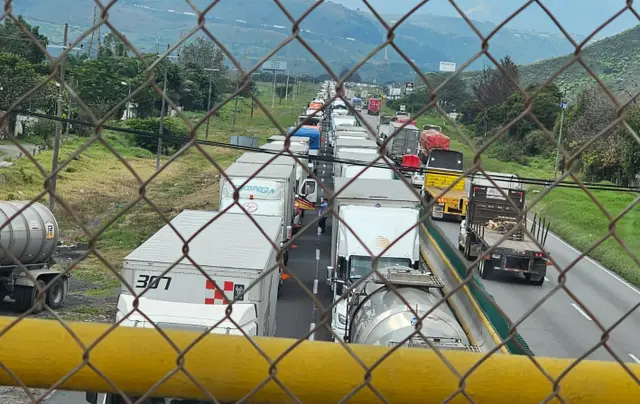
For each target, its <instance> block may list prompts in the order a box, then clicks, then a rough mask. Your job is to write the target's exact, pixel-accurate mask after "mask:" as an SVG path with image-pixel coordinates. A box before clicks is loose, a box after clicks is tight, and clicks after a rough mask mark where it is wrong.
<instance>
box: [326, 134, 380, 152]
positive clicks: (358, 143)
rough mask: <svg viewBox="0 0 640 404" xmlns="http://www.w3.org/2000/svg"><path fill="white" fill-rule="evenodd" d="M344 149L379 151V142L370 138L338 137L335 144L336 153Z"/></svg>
mask: <svg viewBox="0 0 640 404" xmlns="http://www.w3.org/2000/svg"><path fill="white" fill-rule="evenodd" d="M344 149H369V150H372V151H373V152H376V153H377V152H378V144H377V143H376V142H374V141H373V140H368V139H355V140H354V139H340V138H336V140H335V146H334V155H336V154H337V153H338V152H340V151H342V150H344Z"/></svg>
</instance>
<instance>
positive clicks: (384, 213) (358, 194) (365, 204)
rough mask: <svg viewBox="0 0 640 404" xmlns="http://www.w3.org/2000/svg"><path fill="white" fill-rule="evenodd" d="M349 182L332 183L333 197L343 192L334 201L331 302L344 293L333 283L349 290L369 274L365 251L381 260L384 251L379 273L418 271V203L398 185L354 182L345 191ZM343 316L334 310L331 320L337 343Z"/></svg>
mask: <svg viewBox="0 0 640 404" xmlns="http://www.w3.org/2000/svg"><path fill="white" fill-rule="evenodd" d="M349 181H352V180H351V179H349V178H336V179H335V185H334V189H335V190H336V191H338V190H342V191H341V192H340V194H339V195H338V196H337V197H336V198H335V200H334V206H333V210H334V212H335V214H334V216H333V218H332V220H333V223H332V225H333V227H332V228H333V231H332V234H331V265H330V266H329V267H327V284H328V285H329V288H330V289H331V290H332V291H333V292H334V299H335V298H336V296H338V295H340V294H341V293H342V290H338V288H340V289H341V285H338V287H337V288H334V283H333V282H331V279H338V280H341V281H342V282H344V284H345V285H347V286H350V285H352V284H353V283H355V282H356V281H358V279H360V278H362V277H363V276H366V275H367V274H369V273H371V265H372V260H373V257H372V256H371V255H370V253H369V251H371V253H373V254H374V255H379V254H380V253H382V252H383V251H384V250H385V249H386V251H384V253H382V256H381V258H380V259H379V260H378V262H377V267H378V268H384V267H388V266H394V265H400V266H404V267H411V268H414V269H418V268H419V265H420V251H419V231H418V227H417V226H415V225H416V223H417V222H418V221H419V220H420V210H421V204H420V200H419V199H418V197H417V196H416V195H414V193H413V192H411V190H409V188H408V187H407V186H406V185H405V184H403V183H402V181H397V180H378V179H356V180H354V181H353V182H352V183H350V184H349V185H348V186H347V187H346V188H344V187H345V185H347V183H348V182H349ZM343 188H344V189H343ZM338 217H339V218H340V219H341V220H338ZM345 223H346V224H347V225H348V226H349V228H347V226H345ZM414 226H415V227H414ZM349 229H351V230H349ZM409 229H411V230H410V231H408V232H407V230H409ZM405 232H406V234H404V233H405ZM354 234H355V235H354ZM403 234H404V235H403ZM356 235H357V237H356ZM363 244H364V245H363ZM389 246H390V247H389ZM387 248H388V249H387ZM346 310H347V308H346V304H338V305H336V306H335V307H334V311H333V316H332V329H333V330H334V332H335V333H336V334H337V335H338V336H340V337H341V338H342V336H343V335H344V332H345V326H346Z"/></svg>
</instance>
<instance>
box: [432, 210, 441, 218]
mask: <svg viewBox="0 0 640 404" xmlns="http://www.w3.org/2000/svg"><path fill="white" fill-rule="evenodd" d="M432 216H433V217H435V218H438V219H442V216H443V214H442V211H440V212H433V215H432Z"/></svg>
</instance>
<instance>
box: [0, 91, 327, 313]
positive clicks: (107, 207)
mask: <svg viewBox="0 0 640 404" xmlns="http://www.w3.org/2000/svg"><path fill="white" fill-rule="evenodd" d="M313 93H315V89H314V88H312V87H311V86H308V87H305V88H304V94H301V96H300V97H298V98H297V100H289V101H283V102H282V104H281V105H280V104H279V103H278V100H276V106H275V109H274V112H273V115H274V117H275V119H276V120H277V121H278V122H279V124H280V125H283V126H288V125H290V124H291V123H293V122H294V120H295V116H296V115H298V113H299V112H300V111H301V109H302V108H303V106H304V105H305V102H307V101H308V99H309V98H310V97H311V96H312V94H313ZM271 94H272V93H271V91H270V87H269V86H268V85H266V86H261V95H260V99H261V101H263V102H264V103H265V104H266V105H267V106H268V107H270V105H271ZM233 107H234V105H233V102H231V103H229V104H227V105H225V106H224V107H223V108H222V110H221V112H220V115H219V116H218V117H215V118H211V121H210V132H209V139H210V140H215V141H221V142H226V141H228V139H229V136H230V135H232V134H233V135H258V136H259V137H261V138H265V137H267V136H266V135H271V134H274V133H277V130H276V129H275V127H274V125H273V123H272V122H271V121H269V120H268V118H267V117H266V115H265V113H264V112H262V111H261V110H259V109H257V108H256V110H255V111H254V117H253V120H251V119H250V115H249V113H250V101H249V102H247V101H239V102H238V114H237V117H236V126H235V129H234V130H232V129H231V126H232V123H231V119H232V118H231V117H232V112H233ZM203 115H204V113H187V116H188V117H189V118H190V119H192V120H194V121H195V120H197V119H198V118H200V117H202V116H203ZM174 119H177V118H174ZM204 130H205V128H204V125H202V126H201V127H200V128H199V129H198V136H199V137H200V138H204ZM104 138H105V139H106V140H107V142H108V143H109V144H110V145H111V146H112V147H113V148H114V149H115V150H116V151H117V152H118V153H119V154H120V155H121V156H122V158H123V159H124V160H126V161H127V163H128V164H129V165H130V167H131V169H132V170H133V171H134V172H135V173H136V174H137V175H138V176H139V177H140V179H141V180H142V181H147V180H148V179H149V178H150V177H151V176H152V175H153V174H154V173H155V155H154V154H153V153H152V152H149V151H147V150H144V149H140V148H138V147H135V146H134V142H133V139H132V138H131V136H130V135H127V134H121V133H113V132H105V133H104ZM86 140H87V139H86V138H70V139H67V140H66V141H65V142H64V144H63V147H62V148H61V151H60V161H66V160H67V159H68V157H69V156H70V155H71V154H72V153H73V152H75V151H76V150H78V149H79V148H80V147H81V145H82V144H83V143H84V142H86ZM205 150H206V152H207V153H208V154H210V155H211V156H212V157H213V158H214V159H215V160H216V162H217V163H218V164H220V165H221V166H222V167H226V166H228V165H229V164H231V163H232V162H233V161H234V160H235V159H236V158H237V157H238V156H239V155H240V154H241V152H238V151H234V150H232V149H225V148H218V147H209V146H207V147H205ZM51 159H52V154H51V151H45V152H42V153H41V154H39V155H38V156H37V157H36V160H37V161H38V163H39V164H40V165H42V167H45V168H46V169H47V170H48V168H49V167H51ZM167 160H168V157H163V158H162V163H163V164H164V163H166V162H167ZM0 174H5V176H4V177H5V178H6V184H4V185H3V186H2V187H0V200H27V199H32V198H34V197H36V196H37V195H38V194H39V193H40V192H41V191H42V189H43V188H42V187H43V185H42V184H43V176H42V174H41V173H40V171H39V170H38V169H37V168H36V167H35V166H34V164H33V163H32V162H30V161H29V160H28V159H26V158H23V159H20V160H17V161H15V165H14V166H13V167H10V168H0ZM139 188H140V182H139V180H137V179H136V177H135V176H134V175H133V174H132V173H131V172H130V170H129V169H128V168H127V167H126V166H125V165H124V164H123V163H122V162H121V161H120V160H118V159H117V158H116V157H115V156H114V155H113V154H112V153H111V152H110V151H109V150H108V149H107V148H106V147H104V146H102V145H99V144H95V145H92V146H91V147H89V148H88V149H87V150H85V151H84V152H82V153H81V154H80V156H79V157H78V158H77V159H74V160H72V161H71V163H70V164H69V165H67V166H66V167H65V168H64V169H63V170H62V172H61V173H60V175H59V177H58V186H57V194H58V195H59V196H60V197H61V198H63V199H64V200H65V201H66V203H67V204H68V205H69V206H70V207H71V208H72V210H73V213H74V214H75V215H77V217H78V218H79V219H80V222H81V224H82V225H83V226H86V228H88V229H89V230H90V232H91V233H93V234H95V233H96V232H99V231H100V229H101V228H102V227H104V226H106V225H107V224H108V223H109V221H110V220H112V219H113V218H114V217H116V216H118V218H117V219H116V221H115V223H113V224H111V225H110V226H108V228H107V229H106V230H104V231H102V232H100V234H99V236H98V237H97V243H96V249H97V251H98V252H99V254H100V255H101V256H102V257H104V258H105V259H106V260H107V261H108V262H110V263H111V264H112V265H113V267H114V268H115V269H116V270H119V269H120V267H121V263H122V259H123V258H124V257H125V256H126V255H127V254H128V253H130V252H131V251H132V250H133V249H134V248H135V247H136V246H137V245H139V244H140V243H141V242H143V241H144V240H145V239H146V238H148V237H149V236H150V235H151V234H153V233H154V232H155V231H157V230H158V229H159V228H160V227H162V226H163V225H164V223H165V222H164V220H163V219H162V217H161V215H160V214H158V213H156V211H155V210H154V209H152V208H151V206H150V205H149V204H148V203H146V202H145V201H138V203H136V204H135V205H134V207H133V208H132V209H130V210H127V207H128V205H129V204H131V203H132V202H134V201H135V200H136V198H137V197H138V195H139ZM146 196H147V197H148V198H149V199H150V200H151V201H153V203H154V204H155V205H156V206H157V207H158V209H159V211H160V212H162V213H163V214H164V215H165V216H166V217H167V218H168V219H170V218H172V217H173V216H174V215H176V214H177V213H178V212H180V211H181V210H183V209H202V210H214V209H215V208H216V207H217V199H218V172H217V170H216V168H215V167H213V166H212V165H211V163H210V162H209V161H208V160H207V159H206V158H205V157H204V156H203V155H202V154H201V153H200V152H199V151H198V150H196V149H195V148H191V149H190V150H188V151H187V152H186V153H184V154H183V155H182V156H180V157H179V158H177V159H176V160H174V161H173V162H171V163H170V164H169V165H168V166H167V167H166V168H165V169H163V170H162V172H161V173H160V174H159V175H158V176H157V177H155V178H154V179H153V180H152V181H151V182H150V183H149V185H148V186H147V187H146ZM41 202H43V203H45V204H47V199H46V198H43V199H42V200H41ZM125 211H126V212H125ZM55 215H56V218H57V219H58V221H59V224H60V227H61V235H62V240H63V242H64V243H65V244H67V245H73V244H80V245H82V244H85V243H87V242H88V241H89V238H90V236H88V235H87V234H85V233H84V231H83V230H82V228H81V225H80V224H79V223H77V222H76V220H75V219H74V216H73V215H72V214H71V213H70V212H68V211H67V210H66V209H65V208H64V207H63V206H62V204H57V206H56V209H55ZM65 264H67V265H68V262H65ZM72 274H73V278H72V284H71V286H70V300H69V304H67V306H66V307H65V308H63V309H62V310H60V314H61V315H63V316H64V317H66V318H69V319H94V320H105V321H110V320H111V318H110V317H111V316H110V314H111V313H112V312H113V310H115V304H114V303H115V296H116V294H117V290H118V287H119V281H118V279H117V278H116V276H115V275H114V273H113V272H112V271H111V270H110V269H109V268H108V267H107V266H106V265H104V264H103V263H102V262H101V261H100V260H99V259H98V258H97V257H96V256H94V255H93V254H91V255H89V257H87V258H86V259H85V260H83V261H81V262H80V263H78V265H77V266H76V267H75V268H74V269H73V270H72Z"/></svg>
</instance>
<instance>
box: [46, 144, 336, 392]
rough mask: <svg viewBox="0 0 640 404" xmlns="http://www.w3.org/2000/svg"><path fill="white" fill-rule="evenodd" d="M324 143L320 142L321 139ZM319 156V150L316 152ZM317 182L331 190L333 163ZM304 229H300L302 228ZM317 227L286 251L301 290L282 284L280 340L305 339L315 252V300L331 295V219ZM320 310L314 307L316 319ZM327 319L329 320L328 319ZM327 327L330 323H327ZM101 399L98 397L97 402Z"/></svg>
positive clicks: (308, 217)
mask: <svg viewBox="0 0 640 404" xmlns="http://www.w3.org/2000/svg"><path fill="white" fill-rule="evenodd" d="M323 141H324V139H323ZM320 152H321V153H322V151H320ZM318 176H319V177H320V179H321V181H322V180H324V181H323V183H325V184H326V185H327V186H328V187H329V188H330V189H332V177H333V164H321V166H320V168H319V170H318ZM316 219H317V212H316V211H307V212H306V214H305V217H304V219H303V224H304V225H306V224H308V223H311V222H312V221H313V220H316ZM303 227H304V226H303ZM317 229H318V227H317V225H312V226H311V227H309V228H308V229H307V230H306V231H305V232H303V233H301V234H299V235H298V238H297V239H296V240H295V245H296V248H294V249H292V250H291V251H290V257H289V263H288V264H289V265H288V266H287V268H288V270H289V271H290V272H289V273H290V274H292V275H295V276H296V277H297V278H298V279H299V280H300V282H302V283H303V284H304V287H305V288H306V291H305V289H303V288H302V287H301V286H300V285H299V284H298V283H297V282H296V281H295V279H294V278H293V277H292V278H289V279H287V280H285V281H284V285H283V287H282V291H281V292H280V298H279V299H278V308H277V313H276V316H277V319H276V336H278V337H283V338H295V339H300V338H305V337H306V336H307V335H308V334H309V331H310V327H311V324H312V323H313V322H314V314H313V300H312V299H311V297H310V296H309V292H310V291H313V282H314V279H315V278H316V267H317V266H318V261H316V250H319V252H320V261H319V267H318V274H319V278H318V294H317V298H318V299H319V300H320V302H321V303H322V304H323V305H324V307H329V305H330V304H331V297H332V295H331V293H330V291H329V288H328V286H327V284H326V282H325V281H326V273H327V270H326V269H327V266H328V265H330V259H329V254H330V251H331V220H327V230H326V233H325V234H322V235H320V237H318V234H317ZM321 314H322V311H321V310H320V308H318V311H317V316H318V319H319V317H320V315H321ZM329 320H330V318H329ZM328 325H329V327H330V326H331V323H330V322H329V323H328ZM330 335H331V333H330V332H329V331H328V330H326V329H324V328H323V329H320V330H318V332H317V333H316V335H315V336H314V337H315V339H316V340H319V341H329V340H330ZM101 398H102V396H101V397H100V398H99V399H101ZM45 403H46V404H86V403H87V402H86V400H85V393H83V392H75V391H56V392H54V393H53V394H52V395H51V396H50V397H49V398H48V399H47V400H46V401H45Z"/></svg>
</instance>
